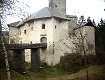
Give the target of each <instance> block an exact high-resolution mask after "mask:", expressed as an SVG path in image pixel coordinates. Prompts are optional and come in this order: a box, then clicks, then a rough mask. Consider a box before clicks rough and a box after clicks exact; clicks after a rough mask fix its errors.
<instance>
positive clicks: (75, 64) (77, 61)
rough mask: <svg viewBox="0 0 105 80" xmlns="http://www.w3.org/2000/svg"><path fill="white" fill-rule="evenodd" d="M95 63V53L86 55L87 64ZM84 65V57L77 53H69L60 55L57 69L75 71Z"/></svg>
mask: <svg viewBox="0 0 105 80" xmlns="http://www.w3.org/2000/svg"><path fill="white" fill-rule="evenodd" d="M91 64H96V56H95V55H92V54H90V55H87V64H86V65H88V66H89V65H91ZM84 66H85V57H84V56H83V55H81V54H79V53H71V54H66V55H65V56H62V57H61V59H60V63H59V64H58V65H57V68H58V70H60V71H63V72H77V71H79V70H80V69H82V68H84Z"/></svg>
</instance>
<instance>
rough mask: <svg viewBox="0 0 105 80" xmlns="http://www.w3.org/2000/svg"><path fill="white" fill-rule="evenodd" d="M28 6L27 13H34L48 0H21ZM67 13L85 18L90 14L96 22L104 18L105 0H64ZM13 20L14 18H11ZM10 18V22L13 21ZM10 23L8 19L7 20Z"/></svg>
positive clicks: (46, 5) (44, 5)
mask: <svg viewBox="0 0 105 80" xmlns="http://www.w3.org/2000/svg"><path fill="white" fill-rule="evenodd" d="M22 1H24V2H25V3H26V4H28V5H29V6H30V8H29V9H28V11H29V13H34V12H36V11H38V10H40V9H42V8H44V7H48V3H49V0H22ZM66 1H67V5H66V8H67V14H68V15H77V16H80V15H84V16H85V17H86V18H87V17H88V16H90V17H91V18H92V19H95V21H96V22H99V21H100V18H103V19H105V11H104V8H105V2H104V0H66ZM13 21H14V20H13ZM13 21H12V20H11V22H13ZM9 23H10V21H9Z"/></svg>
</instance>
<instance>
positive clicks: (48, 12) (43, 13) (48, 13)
mask: <svg viewBox="0 0 105 80" xmlns="http://www.w3.org/2000/svg"><path fill="white" fill-rule="evenodd" d="M50 17H57V18H61V19H66V20H68V18H67V17H66V16H65V15H62V14H60V13H58V12H56V11H54V10H52V9H50V8H48V7H45V8H43V9H41V10H39V11H38V12H36V13H34V14H32V15H30V16H29V17H28V18H26V19H25V20H23V21H21V22H20V23H19V24H18V25H17V27H18V26H20V25H22V24H24V23H25V22H27V21H30V20H35V19H42V18H50Z"/></svg>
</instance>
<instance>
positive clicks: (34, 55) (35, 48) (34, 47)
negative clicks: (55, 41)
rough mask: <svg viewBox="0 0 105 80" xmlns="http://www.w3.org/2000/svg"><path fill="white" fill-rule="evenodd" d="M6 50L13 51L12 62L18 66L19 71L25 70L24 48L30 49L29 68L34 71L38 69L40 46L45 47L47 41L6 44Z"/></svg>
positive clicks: (23, 71)
mask: <svg viewBox="0 0 105 80" xmlns="http://www.w3.org/2000/svg"><path fill="white" fill-rule="evenodd" d="M5 46H6V49H7V50H12V51H13V55H14V56H13V63H14V65H15V66H16V67H17V68H18V70H19V72H21V73H26V71H25V66H24V62H25V49H31V70H32V71H34V72H36V71H39V70H40V67H41V61H40V48H47V43H37V44H6V45H5Z"/></svg>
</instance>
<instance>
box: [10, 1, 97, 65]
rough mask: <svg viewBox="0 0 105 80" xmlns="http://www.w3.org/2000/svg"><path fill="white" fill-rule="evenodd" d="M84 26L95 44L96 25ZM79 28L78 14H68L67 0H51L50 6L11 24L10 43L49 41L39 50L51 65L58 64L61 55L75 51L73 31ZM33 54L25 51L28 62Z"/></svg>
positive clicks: (42, 59) (90, 40) (42, 58)
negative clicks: (94, 26) (44, 47)
mask: <svg viewBox="0 0 105 80" xmlns="http://www.w3.org/2000/svg"><path fill="white" fill-rule="evenodd" d="M85 25H86V27H85V26H83V28H84V29H83V32H84V33H86V35H89V36H88V37H87V39H88V40H89V41H88V42H91V44H93V45H95V44H94V40H95V39H94V28H93V27H90V26H91V25H87V24H85ZM76 27H77V17H76V16H73V15H66V0H49V7H45V8H43V9H41V10H39V11H38V12H36V13H34V14H32V15H30V16H29V17H28V18H26V19H25V20H23V21H19V22H15V23H11V24H9V42H10V43H31V44H32V43H34V44H35V43H47V48H46V49H40V59H41V61H44V62H46V63H47V64H48V65H56V64H57V63H59V61H60V57H61V56H64V55H65V53H72V52H73V51H74V50H73V49H74V47H75V44H74V43H73V42H74V40H75V39H74V38H73V36H74V35H73V33H74V29H75V28H76ZM79 29H80V28H79ZM77 34H78V33H77ZM93 47H94V46H93ZM93 50H94V49H93ZM30 56H31V53H30V50H25V60H26V61H27V62H30V61H31V57H30Z"/></svg>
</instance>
